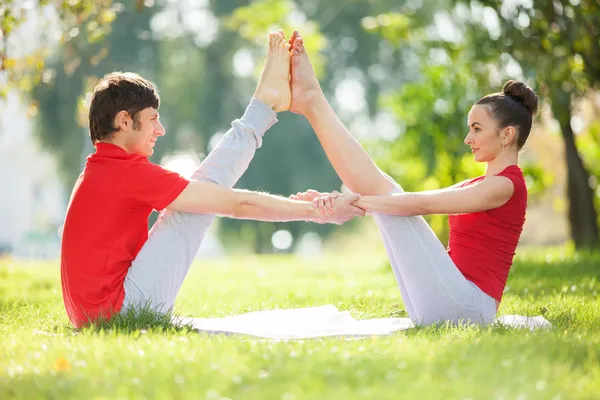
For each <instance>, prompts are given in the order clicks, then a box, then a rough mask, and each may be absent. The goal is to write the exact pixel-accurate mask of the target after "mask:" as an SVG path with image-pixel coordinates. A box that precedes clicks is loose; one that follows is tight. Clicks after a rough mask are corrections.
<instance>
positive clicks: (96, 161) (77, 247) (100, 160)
mask: <svg viewBox="0 0 600 400" xmlns="http://www.w3.org/2000/svg"><path fill="white" fill-rule="evenodd" d="M188 183H189V181H188V180H187V179H185V178H183V177H182V176H181V175H179V174H177V173H175V172H172V171H169V170H166V169H164V168H162V167H161V166H159V165H156V164H152V163H151V162H149V161H148V159H147V158H146V157H144V156H140V155H135V154H129V153H127V152H126V151H125V150H123V149H122V148H120V147H118V146H115V145H113V144H109V143H98V144H97V145H96V152H95V153H94V154H92V155H90V156H89V157H88V159H87V163H86V165H85V169H84V170H83V172H82V173H81V175H80V176H79V179H78V180H77V182H76V184H75V187H74V189H73V193H72V195H71V200H70V202H69V206H68V208H67V215H66V218H65V224H64V229H63V236H62V249H61V278H62V292H63V299H64V303H65V307H66V310H67V314H68V315H69V319H70V320H71V322H72V323H73V325H75V327H80V326H82V325H83V324H85V323H87V322H89V321H93V320H95V319H97V318H98V317H100V316H103V317H105V318H110V316H111V315H112V314H114V313H115V312H118V311H119V310H120V309H121V306H122V304H123V297H124V295H125V292H124V290H123V281H124V280H125V276H126V274H127V271H128V270H129V267H130V265H131V263H132V261H133V260H134V259H135V257H136V256H137V254H138V252H139V251H140V249H141V247H142V245H143V244H144V243H145V242H146V240H147V239H148V217H149V216H150V213H151V212H152V210H157V211H160V210H162V209H164V208H165V207H167V206H168V205H169V204H170V203H171V202H172V201H173V200H175V199H176V198H177V196H179V194H180V193H181V192H182V191H183V189H185V187H186V186H187V184H188Z"/></svg>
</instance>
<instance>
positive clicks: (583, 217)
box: [457, 0, 600, 248]
mask: <svg viewBox="0 0 600 400" xmlns="http://www.w3.org/2000/svg"><path fill="white" fill-rule="evenodd" d="M457 4H458V5H460V6H461V10H467V11H468V10H470V13H471V16H472V18H469V20H470V21H474V20H475V21H487V24H488V26H484V25H483V24H481V23H469V24H468V28H469V29H468V30H467V35H468V38H469V41H470V42H471V43H472V45H473V47H474V48H475V49H477V50H478V54H477V57H478V58H487V59H494V58H497V57H498V53H504V54H505V55H506V56H508V55H510V56H509V57H511V58H513V59H514V60H515V61H516V62H518V63H519V64H520V65H521V67H522V68H523V72H524V74H525V75H526V76H528V77H530V78H531V79H533V80H535V82H536V86H537V87H538V90H539V91H540V94H541V95H542V96H544V97H545V98H546V99H548V100H549V101H550V104H551V107H552V112H553V114H554V117H555V118H556V120H557V121H558V123H559V125H560V128H561V134H562V136H563V139H564V143H565V159H566V163H567V171H568V174H567V197H568V199H569V212H568V216H569V223H570V228H571V236H572V238H573V241H574V243H575V246H576V247H577V248H593V247H596V246H597V245H598V238H599V229H598V213H597V211H596V209H595V207H594V196H595V194H594V191H593V189H592V187H591V186H590V174H589V172H588V170H587V168H586V167H585V165H584V163H583V160H582V158H581V155H580V153H579V151H578V145H577V140H576V137H575V135H574V132H573V128H572V125H571V120H572V118H573V116H574V104H575V102H576V101H577V100H578V99H581V98H582V97H584V96H585V95H586V94H587V93H588V92H589V91H593V90H598V88H599V86H600V42H599V41H598V40H597V39H598V37H599V36H600V28H599V26H600V3H598V2H597V1H596V0H581V1H579V0H577V1H564V0H546V1H538V2H510V3H508V2H504V1H500V0H481V1H480V2H479V3H478V2H473V3H471V6H470V8H469V7H468V6H465V5H463V4H462V3H461V2H457ZM484 15H485V17H483V18H482V16H484ZM499 49H501V50H499Z"/></svg>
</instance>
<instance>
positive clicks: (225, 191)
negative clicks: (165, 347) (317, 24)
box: [61, 32, 364, 327]
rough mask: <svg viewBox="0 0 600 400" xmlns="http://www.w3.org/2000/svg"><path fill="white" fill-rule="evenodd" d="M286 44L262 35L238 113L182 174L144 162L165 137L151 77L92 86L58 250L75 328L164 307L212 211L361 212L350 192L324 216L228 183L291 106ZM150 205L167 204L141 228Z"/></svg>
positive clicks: (116, 77) (303, 216)
mask: <svg viewBox="0 0 600 400" xmlns="http://www.w3.org/2000/svg"><path fill="white" fill-rule="evenodd" d="M289 47H290V46H289V44H287V43H286V42H285V40H284V37H283V33H282V32H277V33H272V34H271V35H270V36H269V52H268V59H267V63H266V65H265V68H264V70H263V73H262V76H261V79H260V82H259V84H258V87H257V89H256V92H255V93H254V96H253V99H252V100H251V102H250V104H249V106H248V108H247V109H246V112H245V113H244V116H243V117H242V118H241V119H239V120H235V121H233V123H232V128H231V129H230V130H229V131H228V132H227V133H226V134H225V136H224V138H223V140H222V142H221V143H220V144H219V145H218V146H217V147H216V148H215V149H214V150H213V151H212V152H211V153H210V154H209V155H208V157H207V158H206V159H205V160H204V162H203V163H202V165H201V166H200V167H199V168H198V169H197V170H196V171H195V173H194V174H193V176H192V179H191V180H189V181H188V180H187V179H185V178H183V177H181V176H180V175H178V174H176V173H174V172H171V171H168V170H166V169H164V168H162V167H160V166H158V165H154V164H152V163H150V162H149V161H148V159H147V157H148V156H151V155H152V154H153V152H154V146H155V145H156V142H157V140H158V138H159V137H161V136H163V135H164V134H165V130H164V128H163V126H162V125H161V123H160V120H159V114H158V108H159V103H160V100H159V97H158V94H157V93H156V90H155V88H154V86H153V85H152V83H150V82H148V81H146V80H145V79H143V78H142V77H140V76H138V75H136V74H131V73H113V74H109V75H107V76H105V77H104V79H102V80H101V82H100V83H99V84H98V85H97V86H96V88H95V90H94V94H93V97H92V102H91V105H90V112H89V120H90V136H91V140H92V142H93V143H94V145H95V147H96V152H95V153H94V154H92V155H91V156H89V157H88V160H87V163H86V166H85V169H84V171H83V172H82V174H81V176H80V177H79V179H78V180H77V182H76V184H75V187H74V189H73V193H72V195H71V200H70V201H69V205H68V209H67V215H66V219H65V225H64V230H63V239H62V250H61V277H62V288H63V298H64V302H65V307H66V310H67V314H68V315H69V319H70V320H71V322H72V323H73V325H74V326H75V327H81V326H82V325H85V324H86V323H89V322H93V321H95V320H97V319H98V318H106V319H108V318H110V317H111V316H112V315H114V314H115V313H118V312H122V311H124V310H130V309H132V310H135V309H139V308H141V307H150V309H152V310H154V311H156V312H161V313H164V312H168V311H169V310H171V309H172V307H173V303H174V301H175V297H176V295H177V292H178V291H179V288H180V287H181V284H182V283H183V280H184V278H185V276H186V274H187V271H188V269H189V267H190V265H191V262H192V260H193V257H194V255H195V254H196V252H197V250H198V248H199V246H200V244H201V242H202V238H203V237H204V234H205V232H206V230H207V229H208V227H209V225H210V223H211V222H212V220H213V218H214V215H215V214H219V215H224V216H229V217H234V218H244V219H256V220H262V221H294V220H307V221H313V222H320V223H325V222H331V223H337V224H340V223H343V222H345V221H347V220H349V219H351V218H353V217H355V216H357V215H364V213H363V212H362V210H360V209H358V208H356V207H354V206H352V205H351V203H352V202H353V201H354V200H356V198H357V196H354V195H348V196H346V197H343V198H342V199H337V200H336V213H335V214H333V215H323V214H321V213H320V212H319V211H318V210H315V209H314V208H313V207H312V205H311V203H310V202H306V201H299V200H291V199H286V198H282V197H277V196H272V195H268V194H264V193H256V192H248V191H241V190H232V189H231V187H232V186H233V185H234V184H235V183H236V182H237V180H238V179H239V178H240V176H241V175H242V174H243V173H244V171H245V170H246V168H247V167H248V164H249V163H250V160H251V159H252V157H253V156H254V152H255V150H256V148H258V147H260V146H261V144H262V137H263V134H264V133H265V131H266V130H267V129H269V128H270V127H271V126H272V125H273V124H274V123H275V122H276V121H277V120H276V113H277V112H282V111H286V110H288V109H289V107H290V102H291V91H290V83H289V67H290V53H289ZM153 209H155V210H157V211H161V210H164V211H163V212H162V213H161V215H160V217H159V219H158V221H157V222H156V223H155V224H154V226H153V227H152V229H151V231H150V232H149V233H148V232H147V230H146V227H147V223H148V217H149V215H150V213H151V212H152V210H153Z"/></svg>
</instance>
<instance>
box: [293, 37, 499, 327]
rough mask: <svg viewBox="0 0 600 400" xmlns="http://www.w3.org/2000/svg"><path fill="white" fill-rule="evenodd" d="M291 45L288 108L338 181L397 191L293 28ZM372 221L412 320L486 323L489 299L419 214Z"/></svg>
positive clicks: (376, 191) (355, 187)
mask: <svg viewBox="0 0 600 400" xmlns="http://www.w3.org/2000/svg"><path fill="white" fill-rule="evenodd" d="M292 49H293V53H292V54H293V56H292V107H291V110H292V111H294V112H297V113H301V114H303V115H305V116H306V117H307V118H308V120H309V121H310V123H311V125H312V127H313V129H314V130H315V133H316V134H317V137H318V138H319V141H320V142H321V145H322V146H323V149H324V150H325V153H326V154H327V157H328V158H329V161H330V162H331V163H332V165H333V167H334V169H335V170H336V172H337V173H338V175H339V176H340V178H341V179H342V181H343V182H344V184H345V185H346V186H348V188H349V189H350V190H352V191H353V192H356V193H360V194H362V195H380V194H387V193H390V192H393V191H398V190H400V191H401V190H402V189H401V188H400V187H399V186H397V184H396V183H395V182H393V180H392V179H391V178H389V177H388V176H387V175H385V174H384V173H383V172H382V171H381V170H380V169H379V168H378V167H377V166H376V165H375V163H374V162H373V160H372V159H371V158H370V157H369V155H368V154H367V153H366V151H365V150H364V149H363V148H362V146H361V145H360V144H359V143H358V142H357V141H356V140H355V139H354V138H353V137H352V135H351V134H350V132H349V131H348V130H347V129H346V127H345V126H344V125H343V123H342V122H341V121H340V120H339V119H338V117H337V116H336V114H335V112H334V111H333V110H332V108H331V107H330V105H329V103H328V102H327V99H326V98H325V96H324V95H323V92H322V91H321V88H320V86H319V83H318V80H317V78H316V76H315V74H314V70H313V68H312V65H311V63H310V59H309V57H308V55H307V54H306V51H305V49H304V46H303V43H302V39H301V38H300V37H299V35H298V34H297V33H296V32H295V33H294V36H293V37H292ZM375 220H376V222H377V225H378V226H379V228H380V230H381V233H382V237H383V240H384V244H385V246H386V250H387V253H388V257H389V259H390V263H391V264H392V268H393V270H394V275H395V277H396V280H397V282H398V286H399V288H400V292H401V294H402V298H403V300H404V302H405V305H406V308H407V311H408V313H409V315H410V317H411V318H412V319H413V320H414V321H415V322H418V323H423V324H429V323H433V322H436V321H439V320H451V321H458V320H460V319H471V320H473V321H476V322H483V323H487V322H489V321H490V319H491V318H493V316H494V314H495V302H494V300H493V299H492V298H491V297H489V296H487V295H485V294H483V293H482V292H481V291H480V290H479V289H478V288H477V287H475V286H474V285H473V284H472V283H471V282H469V281H468V280H467V279H466V278H465V277H464V276H463V275H462V274H461V272H460V271H459V270H458V269H457V268H456V266H455V265H454V263H453V262H452V259H451V258H450V257H449V256H448V253H447V252H446V249H444V247H443V245H442V244H441V242H440V241H439V240H438V238H437V237H436V236H435V234H434V233H433V231H432V230H431V228H430V227H429V226H428V225H427V223H426V222H425V220H424V219H423V218H422V217H409V218H406V217H395V216H387V215H382V214H376V215H375Z"/></svg>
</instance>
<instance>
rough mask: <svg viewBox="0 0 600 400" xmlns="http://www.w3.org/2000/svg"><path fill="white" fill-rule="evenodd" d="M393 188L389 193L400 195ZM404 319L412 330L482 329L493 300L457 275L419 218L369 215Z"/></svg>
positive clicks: (493, 309) (493, 306) (492, 314)
mask: <svg viewBox="0 0 600 400" xmlns="http://www.w3.org/2000/svg"><path fill="white" fill-rule="evenodd" d="M402 191H403V190H402V188H401V187H400V186H399V185H398V184H396V188H395V189H394V190H393V191H392V192H391V193H390V194H393V193H399V192H402ZM374 217H375V221H376V222H377V225H378V226H379V230H380V232H381V236H382V237H383V243H384V245H385V249H386V250H387V254H388V257H389V259H390V264H391V266H392V269H393V271H394V275H395V277H396V281H397V282H398V286H399V288H400V293H401V294H402V300H403V302H404V305H405V307H406V311H407V312H408V316H409V317H410V319H411V320H412V321H413V322H414V323H415V324H421V325H429V324H433V323H436V322H442V321H450V322H453V323H459V322H461V321H462V322H469V321H470V322H471V323H478V324H481V325H487V324H489V323H490V322H492V321H493V320H494V318H495V317H496V300H495V299H494V298H492V297H491V296H489V295H487V294H486V293H484V292H482V291H481V289H479V287H477V286H476V285H475V284H474V283H473V282H471V281H469V280H467V279H466V278H465V277H464V276H463V274H462V273H461V272H460V271H459V270H458V268H457V267H456V265H455V264H454V262H453V261H452V259H451V258H450V256H449V255H448V253H447V251H446V249H445V248H444V246H443V245H442V243H441V242H440V241H439V239H438V238H437V237H436V236H435V233H434V232H433V231H432V230H431V228H430V227H429V225H428V224H427V222H426V221H425V220H424V219H423V217H421V216H416V217H399V216H392V215H386V214H380V213H375V214H374Z"/></svg>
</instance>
